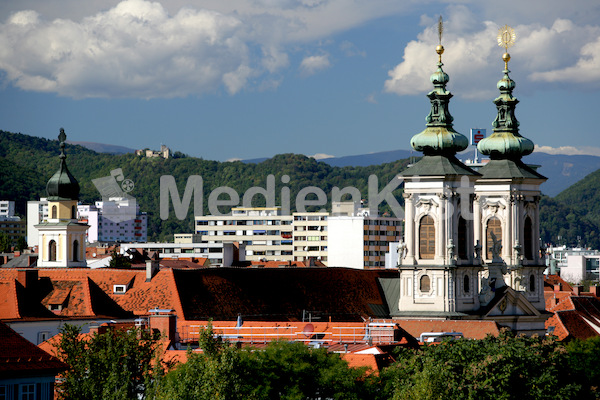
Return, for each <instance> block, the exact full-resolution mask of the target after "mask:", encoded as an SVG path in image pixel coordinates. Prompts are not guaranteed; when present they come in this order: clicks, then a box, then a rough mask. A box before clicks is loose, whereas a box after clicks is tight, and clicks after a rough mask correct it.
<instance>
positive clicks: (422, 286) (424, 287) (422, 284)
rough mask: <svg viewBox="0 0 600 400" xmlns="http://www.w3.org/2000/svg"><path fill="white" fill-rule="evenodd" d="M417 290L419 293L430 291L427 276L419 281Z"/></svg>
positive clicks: (429, 282)
mask: <svg viewBox="0 0 600 400" xmlns="http://www.w3.org/2000/svg"><path fill="white" fill-rule="evenodd" d="M419 289H420V290H421V292H424V293H429V291H430V290H431V281H430V279H429V275H423V276H422V277H421V280H420V281H419Z"/></svg>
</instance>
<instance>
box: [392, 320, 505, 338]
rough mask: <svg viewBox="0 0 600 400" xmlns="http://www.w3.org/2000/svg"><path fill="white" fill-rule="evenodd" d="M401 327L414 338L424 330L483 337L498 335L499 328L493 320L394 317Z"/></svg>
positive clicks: (468, 336)
mask: <svg viewBox="0 0 600 400" xmlns="http://www.w3.org/2000/svg"><path fill="white" fill-rule="evenodd" d="M394 321H395V322H397V323H398V324H399V325H400V327H401V328H403V329H405V330H406V331H407V332H408V333H409V334H410V335H412V336H413V337H415V338H418V337H419V336H421V334H422V333H424V332H460V333H462V334H463V336H464V337H465V338H469V339H483V338H485V337H486V336H487V335H493V336H498V334H499V333H500V329H499V328H498V324H496V322H494V321H466V320H425V319H399V320H398V319H395V320H394Z"/></svg>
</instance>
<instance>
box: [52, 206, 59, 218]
mask: <svg viewBox="0 0 600 400" xmlns="http://www.w3.org/2000/svg"><path fill="white" fill-rule="evenodd" d="M56 218H58V208H57V207H56V206H52V219H56Z"/></svg>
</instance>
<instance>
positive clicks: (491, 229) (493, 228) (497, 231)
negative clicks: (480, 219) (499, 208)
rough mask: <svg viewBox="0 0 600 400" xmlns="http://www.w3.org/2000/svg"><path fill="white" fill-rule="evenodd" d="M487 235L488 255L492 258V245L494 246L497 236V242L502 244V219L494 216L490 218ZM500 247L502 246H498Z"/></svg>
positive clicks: (486, 247)
mask: <svg viewBox="0 0 600 400" xmlns="http://www.w3.org/2000/svg"><path fill="white" fill-rule="evenodd" d="M485 237H486V246H485V249H486V255H487V258H488V259H490V260H491V259H492V258H493V256H492V247H493V246H494V238H496V242H497V243H498V244H499V245H500V246H501V245H502V223H501V222H500V219H499V218H497V217H492V218H490V219H489V221H488V223H487V229H486V233H485ZM498 248H499V249H500V247H498Z"/></svg>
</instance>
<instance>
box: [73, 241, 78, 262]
mask: <svg viewBox="0 0 600 400" xmlns="http://www.w3.org/2000/svg"><path fill="white" fill-rule="evenodd" d="M73 261H79V241H78V240H75V241H73Z"/></svg>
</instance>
